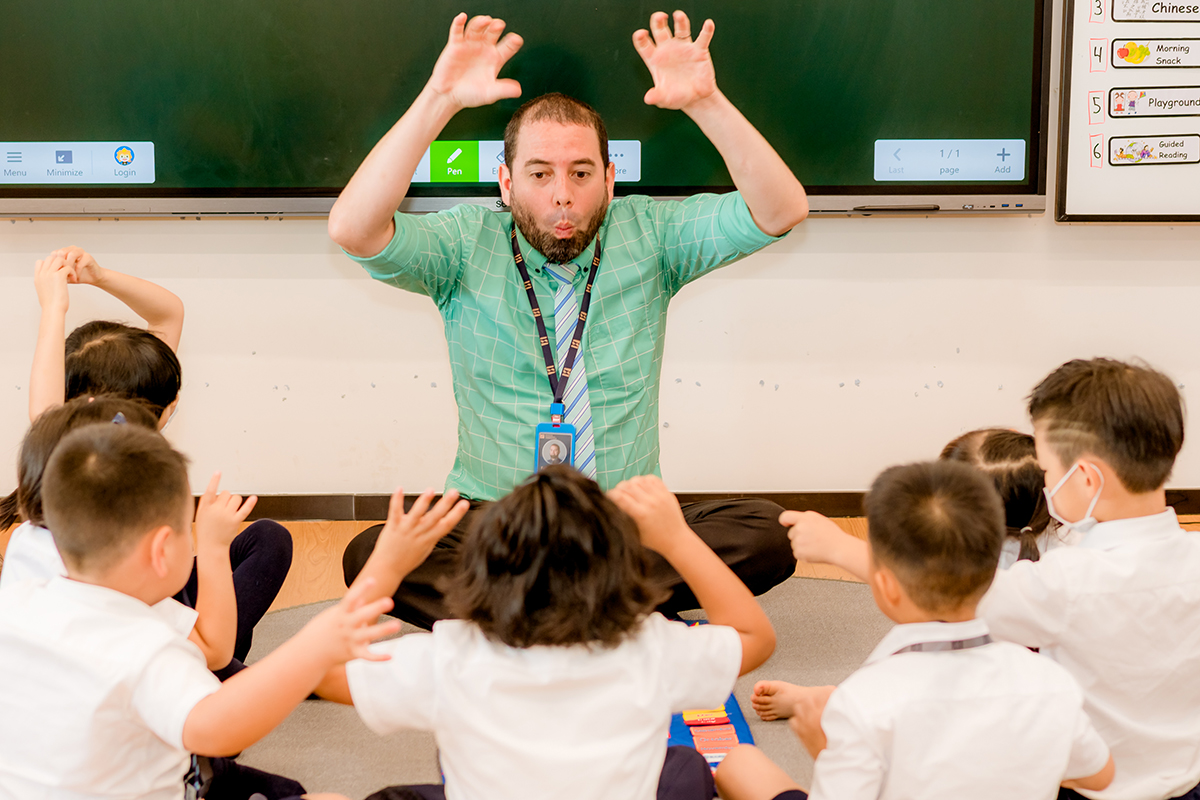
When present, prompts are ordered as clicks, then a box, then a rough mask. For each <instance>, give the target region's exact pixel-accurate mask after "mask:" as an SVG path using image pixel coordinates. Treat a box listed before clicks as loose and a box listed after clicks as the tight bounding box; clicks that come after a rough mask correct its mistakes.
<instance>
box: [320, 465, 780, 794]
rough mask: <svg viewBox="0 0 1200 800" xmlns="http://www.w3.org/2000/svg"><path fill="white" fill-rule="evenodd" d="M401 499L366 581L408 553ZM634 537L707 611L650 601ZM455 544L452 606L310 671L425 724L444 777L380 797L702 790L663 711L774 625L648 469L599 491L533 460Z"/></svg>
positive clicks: (688, 697)
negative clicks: (372, 648)
mask: <svg viewBox="0 0 1200 800" xmlns="http://www.w3.org/2000/svg"><path fill="white" fill-rule="evenodd" d="M610 497H611V499H610ZM453 499H454V498H453V496H451V498H449V499H446V500H443V501H442V503H443V504H445V503H448V502H453ZM428 502H429V500H428V498H423V499H422V500H421V501H420V502H419V505H418V506H417V507H416V508H415V509H414V510H415V511H420V510H423V508H424V507H425V505H427V504H428ZM401 504H402V498H400V497H395V498H393V504H392V508H391V511H390V512H389V519H388V524H387V526H385V529H384V531H383V532H382V533H381V535H380V538H379V543H378V544H377V546H376V548H375V551H374V552H373V554H372V555H371V558H370V560H369V561H368V562H367V565H366V566H365V567H364V569H363V572H362V573H361V575H360V580H361V578H362V576H371V577H375V578H376V579H377V584H376V591H378V592H382V593H387V592H389V591H390V590H392V589H394V588H395V587H396V586H397V585H398V584H399V582H400V580H401V579H402V577H403V575H404V574H406V573H407V571H408V570H410V569H412V568H413V567H414V566H416V564H417V563H419V562H418V560H416V559H413V558H412V557H411V556H410V555H409V554H407V553H405V552H404V549H403V548H402V547H400V546H399V545H398V544H397V543H396V539H397V534H398V532H399V531H401V530H402V529H403V526H404V525H405V516H404V515H403V513H402V505H401ZM463 505H464V506H465V504H463ZM463 510H464V511H465V507H464V508H463ZM639 532H640V538H641V541H639ZM643 545H644V546H645V547H649V548H650V549H652V550H655V551H657V552H658V553H660V554H661V555H662V556H663V557H664V558H666V559H667V561H669V562H670V564H671V566H673V567H675V569H677V570H678V571H679V573H680V574H681V575H682V576H683V578H684V579H685V580H686V581H687V583H688V585H689V586H690V587H691V588H692V590H693V591H694V592H695V594H696V597H697V599H698V600H699V601H700V603H701V605H702V606H703V607H704V609H705V610H706V611H707V612H708V619H709V622H710V623H712V624H709V625H705V626H700V627H688V626H687V625H685V624H684V623H682V622H670V621H668V620H666V619H664V618H663V617H662V615H660V614H658V613H657V612H655V611H654V609H655V607H656V606H657V605H658V603H659V602H661V600H662V597H663V591H662V590H661V589H660V588H659V587H657V586H656V585H655V584H653V583H652V582H651V581H650V580H649V579H648V577H647V576H648V573H647V553H646V551H645V550H644V549H643ZM461 547H462V549H461V552H462V561H461V564H460V570H459V573H458V575H457V577H456V579H455V580H454V582H453V584H452V585H451V586H450V587H449V589H448V594H447V598H448V600H449V602H450V604H451V608H452V610H453V611H454V613H455V614H456V616H458V617H459V619H455V620H444V621H441V622H438V623H436V624H435V625H434V627H433V631H432V632H431V633H417V634H410V635H407V636H403V637H401V638H400V639H398V640H395V641H392V642H388V643H385V644H383V645H380V646H378V647H377V648H376V650H377V652H380V653H385V652H386V653H387V654H389V655H390V656H391V657H392V660H391V661H390V662H388V663H387V665H385V666H383V668H379V666H380V665H376V664H372V663H368V662H364V661H355V662H352V663H351V664H349V665H347V667H346V669H345V672H344V673H342V674H336V673H335V674H333V675H331V676H330V678H329V679H328V680H327V682H326V683H325V684H324V685H323V687H322V691H323V692H324V693H325V694H326V696H329V697H330V698H331V699H339V700H341V701H343V702H353V703H354V705H355V707H356V708H357V709H358V711H359V714H360V716H361V717H362V718H363V721H364V722H366V723H367V725H368V726H369V727H370V728H372V729H373V730H375V731H376V732H378V733H386V732H389V731H393V730H397V729H400V728H418V729H427V730H432V731H433V732H434V734H435V736H436V738H437V744H438V750H439V753H440V756H441V764H442V768H443V770H444V772H445V777H446V784H445V787H444V791H443V787H441V786H433V785H429V786H421V787H393V788H391V789H388V790H384V791H383V792H381V793H380V794H379V795H378V797H393V798H395V797H423V798H434V797H437V798H440V797H446V798H450V800H485V799H486V800H506V799H507V798H530V797H545V798H551V797H553V798H568V797H569V798H572V800H592V799H593V798H595V799H596V800H599V798H615V797H619V798H622V800H652V798H655V797H656V796H657V797H669V798H696V799H697V800H700V798H704V800H707V798H711V797H712V795H713V785H712V776H711V772H710V771H709V768H708V765H707V764H706V763H705V761H704V759H703V758H702V757H701V756H700V755H699V754H698V753H696V751H694V750H692V749H691V748H671V753H668V748H667V738H668V729H669V725H670V717H671V714H672V713H674V712H678V711H681V710H683V709H686V708H697V707H700V708H711V707H713V706H715V705H719V704H720V703H722V702H723V701H724V700H725V699H726V698H727V697H728V696H729V693H730V691H731V690H732V689H733V685H734V682H735V680H736V679H737V677H738V675H740V674H742V673H745V672H747V671H749V670H751V669H753V668H755V667H756V666H758V665H759V664H760V663H762V662H763V661H764V660H765V659H766V658H767V657H768V656H769V655H770V653H771V652H772V650H773V649H774V645H775V639H774V632H773V630H772V628H771V624H770V622H769V621H768V620H767V618H766V615H765V614H764V613H763V611H762V609H760V608H759V606H758V603H757V602H756V601H755V599H754V597H753V595H752V594H751V593H750V591H749V590H748V589H747V588H746V587H745V585H743V584H742V583H741V581H739V580H738V579H737V577H736V576H735V575H734V574H733V573H732V572H731V571H730V570H729V568H728V567H727V566H725V565H724V564H723V563H722V562H721V559H720V558H718V557H717V556H716V555H715V554H714V553H713V552H712V551H711V550H710V549H709V548H708V547H707V546H705V544H704V543H703V542H702V541H701V540H700V539H699V538H698V537H697V536H696V534H695V533H693V532H692V531H691V529H690V528H688V527H687V525H686V523H685V522H684V519H683V515H682V512H681V511H680V508H679V503H678V502H677V501H676V500H675V497H674V495H672V494H671V493H670V492H669V491H668V490H667V489H666V487H665V486H663V484H662V481H661V480H659V479H657V478H653V477H645V478H636V479H634V480H631V481H626V482H624V483H622V484H620V485H619V486H617V487H616V488H615V489H614V490H613V491H612V493H611V495H610V496H605V494H604V493H603V492H601V490H600V488H599V487H598V486H597V485H596V484H595V483H594V482H593V481H591V480H588V479H587V478H585V477H583V476H582V475H581V474H580V473H578V472H577V471H575V470H574V469H571V468H569V467H563V466H554V467H547V468H546V469H544V470H542V471H541V472H540V473H538V474H537V475H535V476H533V477H532V478H530V479H529V480H528V481H526V482H525V483H524V484H522V485H521V486H519V487H517V489H515V490H514V491H513V493H512V494H510V495H509V496H507V497H505V498H504V499H502V500H500V501H498V502H496V503H494V504H492V505H490V506H488V507H487V508H486V509H485V510H484V511H483V512H482V514H481V515H480V518H479V521H478V522H477V523H476V524H475V526H474V527H473V528H472V530H471V531H470V533H469V534H468V535H467V537H466V539H465V540H464V541H463V543H462V546H461Z"/></svg>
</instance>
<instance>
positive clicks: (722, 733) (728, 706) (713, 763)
mask: <svg viewBox="0 0 1200 800" xmlns="http://www.w3.org/2000/svg"><path fill="white" fill-rule="evenodd" d="M684 713H687V714H690V712H684ZM725 717H726V719H728V720H729V721H728V722H722V723H721V724H717V725H702V724H693V725H688V723H687V720H685V719H684V714H675V715H674V716H672V717H671V733H670V737H669V738H668V739H667V746H668V747H671V746H675V745H683V746H686V747H694V748H696V750H698V751H699V752H700V754H701V755H703V756H704V758H705V759H706V760H707V761H708V764H709V766H710V767H712V768H713V769H716V767H717V764H720V763H721V759H723V758H724V757H725V753H727V752H729V750H730V749H732V747H731V744H732V743H731V742H730V741H729V740H730V739H731V738H736V744H754V736H753V735H752V734H751V733H750V726H749V725H747V724H746V716H745V715H744V714H743V713H742V707H741V706H740V705H738V701H737V698H736V697H734V696H733V695H732V694H731V695H729V699H728V700H726V701H725ZM730 734H732V737H731V735H730Z"/></svg>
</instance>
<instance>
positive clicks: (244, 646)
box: [175, 519, 304, 800]
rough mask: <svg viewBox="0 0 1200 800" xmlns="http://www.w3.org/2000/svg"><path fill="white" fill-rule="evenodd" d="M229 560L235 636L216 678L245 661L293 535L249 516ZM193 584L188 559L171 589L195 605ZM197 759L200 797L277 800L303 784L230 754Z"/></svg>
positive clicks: (288, 559) (288, 562)
mask: <svg viewBox="0 0 1200 800" xmlns="http://www.w3.org/2000/svg"><path fill="white" fill-rule="evenodd" d="M229 562H230V566H232V567H233V593H234V596H235V597H237V614H238V620H237V638H236V639H235V641H234V645H233V660H232V661H231V662H229V665H228V666H226V667H224V668H223V669H219V670H216V672H215V673H214V674H216V676H217V677H218V678H220V679H221V680H226V679H228V678H230V677H232V676H233V675H235V674H237V673H238V672H240V671H241V670H242V669H243V667H244V665H243V664H242V662H243V661H245V659H246V655H247V654H248V653H249V652H250V645H251V644H252V643H253V640H254V626H255V625H257V624H258V623H259V620H261V619H262V618H263V617H264V616H265V615H266V613H267V609H268V608H270V607H271V603H274V602H275V598H276V597H277V596H278V595H279V590H280V588H281V587H282V586H283V580H284V578H286V577H287V574H288V570H289V569H290V568H291V566H292V535H291V534H290V533H288V530H287V528H285V527H283V526H282V525H280V524H279V523H278V522H275V521H273V520H269V519H260V520H258V521H257V522H252V523H250V524H249V525H247V526H246V530H244V531H242V532H241V533H239V534H238V535H237V536H236V537H235V538H234V540H233V542H232V543H231V544H230V545H229ZM196 587H197V575H196V567H195V565H192V575H191V577H190V578H188V582H187V586H185V587H183V591H181V592H180V593H179V594H177V595H175V599H176V600H178V601H179V602H181V603H183V604H184V605H185V606H188V607H190V608H195V607H196V595H197V590H196ZM201 761H202V766H201V771H202V774H204V775H205V778H206V780H207V788H206V789H205V792H204V798H205V800H246V798H248V797H250V796H251V795H252V794H255V793H258V794H261V795H263V796H264V797H266V798H267V800H281V798H285V797H293V796H298V795H302V794H304V787H303V786H302V785H300V784H299V783H297V782H296V781H294V780H291V779H290V778H285V777H283V776H281V775H273V774H272V773H270V772H263V771H262V770H258V769H254V768H253V767H247V766H244V765H242V764H239V763H237V762H236V761H234V760H233V759H232V758H211V759H201Z"/></svg>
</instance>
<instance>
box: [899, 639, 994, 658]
mask: <svg viewBox="0 0 1200 800" xmlns="http://www.w3.org/2000/svg"><path fill="white" fill-rule="evenodd" d="M991 643H992V636H991V634H988V633H985V634H984V635H983V636H976V637H975V638H974V639H955V640H954V641H950V642H917V643H916V644H910V645H909V646H908V647H901V648H900V649H899V650H897V651H896V652H894V653H892V655H894V656H898V655H900V654H901V653H943V652H947V651H950V650H970V649H972V648H975V647H983V646H984V645H985V644H991Z"/></svg>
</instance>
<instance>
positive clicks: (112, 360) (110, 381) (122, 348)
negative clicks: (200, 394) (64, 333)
mask: <svg viewBox="0 0 1200 800" xmlns="http://www.w3.org/2000/svg"><path fill="white" fill-rule="evenodd" d="M66 357H67V362H66V368H67V395H66V396H67V399H68V400H70V399H72V398H75V397H94V396H97V395H101V394H118V395H126V396H128V397H138V398H141V399H142V400H145V401H146V402H147V403H149V404H150V405H151V406H153V407H154V409H155V414H156V415H157V416H162V413H163V411H165V410H166V408H167V406H169V405H171V403H173V402H175V398H176V397H178V396H179V387H180V386H182V381H183V371H182V369H181V368H180V366H179V359H178V358H177V357H176V356H175V352H174V351H173V350H171V348H170V346H168V345H167V343H166V342H164V341H163V340H162V339H160V338H158V337H157V336H155V335H154V334H153V333H150V331H147V330H143V329H142V328H133V327H130V326H129V325H124V324H122V323H120V322H109V321H107V320H96V321H94V322H88V323H86V324H84V325H80V326H79V327H78V328H76V329H75V330H73V331H71V335H70V336H68V337H67V344H66Z"/></svg>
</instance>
